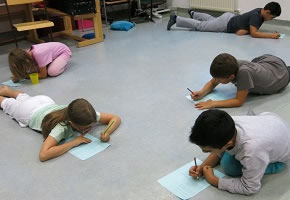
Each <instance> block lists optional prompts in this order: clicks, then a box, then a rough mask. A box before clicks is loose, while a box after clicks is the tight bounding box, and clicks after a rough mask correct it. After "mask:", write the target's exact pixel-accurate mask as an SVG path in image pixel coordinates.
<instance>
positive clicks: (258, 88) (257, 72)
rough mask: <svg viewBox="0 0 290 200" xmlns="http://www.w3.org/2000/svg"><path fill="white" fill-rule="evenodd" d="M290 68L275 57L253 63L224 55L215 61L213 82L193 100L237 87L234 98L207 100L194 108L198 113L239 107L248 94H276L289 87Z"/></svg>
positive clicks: (212, 65)
mask: <svg viewBox="0 0 290 200" xmlns="http://www.w3.org/2000/svg"><path fill="white" fill-rule="evenodd" d="M289 70H290V69H289V67H287V66H286V64H285V62H284V61H283V60H282V59H281V58H278V57H276V56H273V55H269V54H264V55H262V56H259V57H257V58H254V59H253V60H252V61H245V60H236V58H235V57H233V56H232V55H230V54H227V53H223V54H220V55H218V56H216V57H215V59H214V60H213V62H212V64H211V66H210V74H211V75H212V77H213V78H212V79H211V80H210V81H209V82H207V83H206V84H205V85H204V87H203V88H202V89H201V90H199V91H195V92H192V94H191V98H192V99H193V100H195V101H196V100H200V99H202V98H203V97H204V96H206V95H207V94H209V93H210V92H212V91H213V89H214V88H215V87H216V86H217V85H219V84H220V83H221V84H228V83H230V82H231V83H233V84H235V85H236V87H237V94H236V97H235V98H232V99H227V100H220V101H213V100H207V101H203V102H199V103H197V104H195V107H196V108H197V109H200V110H202V109H208V108H217V107H238V106H241V105H242V104H243V103H244V101H245V100H246V98H247V96H248V94H249V93H255V94H274V93H277V92H279V91H281V90H282V89H283V88H285V87H286V86H287V85H288V83H289V77H290V76H289Z"/></svg>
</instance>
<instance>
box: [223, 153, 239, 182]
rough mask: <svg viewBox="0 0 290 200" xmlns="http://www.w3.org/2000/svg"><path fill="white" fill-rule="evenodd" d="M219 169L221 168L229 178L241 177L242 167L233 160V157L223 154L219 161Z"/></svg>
mask: <svg viewBox="0 0 290 200" xmlns="http://www.w3.org/2000/svg"><path fill="white" fill-rule="evenodd" d="M220 164H221V167H222V168H223V170H224V172H225V174H227V175H229V176H233V177H235V176H241V175H242V165H241V163H240V162H239V161H238V160H236V159H235V157H234V156H232V155H230V154H229V153H227V152H225V153H224V155H223V157H222V159H221V162H220Z"/></svg>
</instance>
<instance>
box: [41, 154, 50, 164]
mask: <svg viewBox="0 0 290 200" xmlns="http://www.w3.org/2000/svg"><path fill="white" fill-rule="evenodd" d="M48 159H49V158H48V156H47V154H46V153H45V152H39V160H40V161H41V162H44V161H47V160H48Z"/></svg>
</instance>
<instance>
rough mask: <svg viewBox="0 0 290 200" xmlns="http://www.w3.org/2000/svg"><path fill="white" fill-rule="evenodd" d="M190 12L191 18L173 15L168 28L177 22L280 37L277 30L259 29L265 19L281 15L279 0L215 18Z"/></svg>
mask: <svg viewBox="0 0 290 200" xmlns="http://www.w3.org/2000/svg"><path fill="white" fill-rule="evenodd" d="M188 14H189V16H190V18H184V17H179V16H176V15H171V16H170V19H169V21H168V25H167V30H170V29H171V27H172V26H173V25H174V24H175V23H176V26H177V27H182V28H190V29H191V30H194V31H203V32H226V33H235V34H236V35H246V34H250V35H251V36H252V37H255V38H272V39H278V38H279V37H280V34H279V33H277V32H275V33H264V32H261V31H259V28H260V27H261V26H262V24H263V23H264V21H270V20H272V19H274V18H276V17H278V16H280V14H281V7H280V4H279V3H277V2H270V3H268V4H266V5H265V7H264V8H256V9H254V10H252V11H250V12H247V13H244V14H242V15H235V14H234V13H230V12H227V13H224V14H222V15H221V16H219V17H217V18H215V17H213V16H211V15H209V14H206V13H199V12H195V11H193V10H189V11H188Z"/></svg>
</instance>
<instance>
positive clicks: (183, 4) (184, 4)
mask: <svg viewBox="0 0 290 200" xmlns="http://www.w3.org/2000/svg"><path fill="white" fill-rule="evenodd" d="M172 7H176V8H189V0H172Z"/></svg>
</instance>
